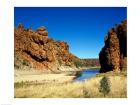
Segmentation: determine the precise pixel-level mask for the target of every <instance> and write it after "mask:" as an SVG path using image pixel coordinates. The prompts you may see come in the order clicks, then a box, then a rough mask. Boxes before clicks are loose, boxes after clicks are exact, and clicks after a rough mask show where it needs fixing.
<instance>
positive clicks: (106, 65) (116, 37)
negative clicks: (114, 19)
mask: <svg viewBox="0 0 140 105" xmlns="http://www.w3.org/2000/svg"><path fill="white" fill-rule="evenodd" d="M126 59H127V21H126V20H125V21H123V22H122V23H120V24H119V25H116V26H115V27H114V28H112V29H110V30H109V32H108V35H107V36H106V37H105V46H104V47H103V48H102V50H101V51H100V53H99V60H100V64H101V69H100V72H108V71H114V72H120V71H122V70H126V67H127V60H126Z"/></svg>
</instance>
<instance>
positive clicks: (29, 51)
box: [14, 24, 99, 71]
mask: <svg viewBox="0 0 140 105" xmlns="http://www.w3.org/2000/svg"><path fill="white" fill-rule="evenodd" d="M81 61H82V60H80V59H79V58H78V57H76V56H74V55H73V54H71V53H70V52H69V46H68V44H67V43H66V42H64V41H55V40H53V39H50V38H49V37H48V31H47V30H46V29H45V27H43V26H42V27H39V28H38V29H37V30H32V29H30V28H27V29H23V26H22V24H19V26H18V27H17V28H15V29H14V67H15V69H21V70H28V69H34V70H50V71H57V70H58V71H59V70H61V69H62V68H63V69H66V68H73V69H76V68H77V67H79V66H82V65H80V64H81ZM88 62H89V61H87V62H86V63H88ZM90 62H91V61H90ZM97 62H98V61H97ZM97 62H96V63H97ZM94 64H95V63H93V64H91V66H94ZM98 64H99V62H98ZM95 66H96V65H95Z"/></svg>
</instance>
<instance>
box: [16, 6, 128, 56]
mask: <svg viewBox="0 0 140 105" xmlns="http://www.w3.org/2000/svg"><path fill="white" fill-rule="evenodd" d="M125 19H127V8H126V7H15V8H14V26H15V27H17V26H18V24H19V23H22V24H23V26H24V28H28V27H31V28H32V29H33V30H36V29H37V28H38V27H40V26H45V27H46V29H47V31H48V33H49V35H48V36H49V38H52V39H54V40H59V41H65V42H67V43H68V45H69V50H70V52H71V53H72V54H74V55H76V56H77V57H79V58H98V55H99V52H100V50H101V49H102V47H103V46H104V37H105V36H106V34H107V32H108V30H109V29H110V28H111V27H113V26H115V24H118V23H120V22H121V21H123V20H125Z"/></svg>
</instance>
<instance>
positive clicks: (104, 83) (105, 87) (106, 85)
mask: <svg viewBox="0 0 140 105" xmlns="http://www.w3.org/2000/svg"><path fill="white" fill-rule="evenodd" d="M99 92H101V93H103V95H104V97H105V96H106V95H107V94H108V93H109V92H110V80H109V78H108V77H106V76H104V77H103V78H102V79H101V81H100V87H99Z"/></svg>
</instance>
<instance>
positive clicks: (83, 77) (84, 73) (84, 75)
mask: <svg viewBox="0 0 140 105" xmlns="http://www.w3.org/2000/svg"><path fill="white" fill-rule="evenodd" d="M98 73H99V69H92V70H91V69H88V70H82V71H81V75H80V76H79V77H77V78H76V79H75V81H85V80H86V79H89V78H91V77H95V76H96V74H98Z"/></svg>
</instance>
